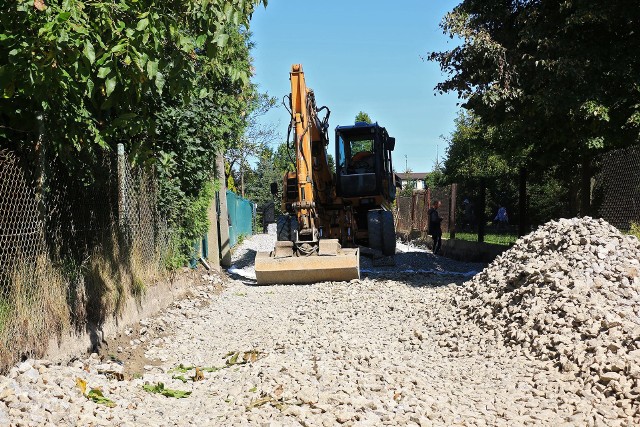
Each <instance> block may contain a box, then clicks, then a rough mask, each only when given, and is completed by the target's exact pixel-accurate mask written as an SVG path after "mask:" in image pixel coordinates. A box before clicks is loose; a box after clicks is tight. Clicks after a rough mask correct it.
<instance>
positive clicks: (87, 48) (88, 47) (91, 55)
mask: <svg viewBox="0 0 640 427" xmlns="http://www.w3.org/2000/svg"><path fill="white" fill-rule="evenodd" d="M83 53H84V56H85V57H86V58H87V59H88V60H89V63H90V64H91V65H93V63H94V62H96V51H95V50H94V49H93V45H92V44H91V42H90V41H89V40H87V41H86V42H85V44H84V51H83Z"/></svg>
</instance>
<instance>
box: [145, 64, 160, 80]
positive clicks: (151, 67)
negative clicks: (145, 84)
mask: <svg viewBox="0 0 640 427" xmlns="http://www.w3.org/2000/svg"><path fill="white" fill-rule="evenodd" d="M156 74H158V61H149V62H147V75H148V76H149V79H150V80H153V79H154V78H155V77H156Z"/></svg>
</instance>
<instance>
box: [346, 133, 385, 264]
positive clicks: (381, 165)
mask: <svg viewBox="0 0 640 427" xmlns="http://www.w3.org/2000/svg"><path fill="white" fill-rule="evenodd" d="M395 143H396V140H395V138H393V137H390V136H389V134H388V133H387V130H386V129H385V128H384V127H382V126H380V125H378V123H373V124H370V123H364V122H356V123H355V125H353V126H338V127H337V128H336V159H337V164H336V195H337V196H338V197H340V198H342V200H343V202H344V203H345V205H348V206H350V207H351V211H352V214H353V221H354V222H355V224H354V227H353V230H354V240H355V242H356V243H358V244H364V245H366V246H368V247H370V248H372V249H378V250H380V251H381V252H382V253H383V254H384V255H392V254H393V253H395V226H394V220H393V214H392V213H391V203H393V201H394V200H395V197H396V185H395V179H394V178H395V174H394V173H393V164H392V161H391V152H392V151H393V149H394V148H395Z"/></svg>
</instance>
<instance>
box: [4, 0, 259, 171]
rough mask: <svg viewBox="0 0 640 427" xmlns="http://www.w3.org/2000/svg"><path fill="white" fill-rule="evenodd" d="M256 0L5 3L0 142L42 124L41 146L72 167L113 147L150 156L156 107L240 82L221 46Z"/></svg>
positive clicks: (231, 54) (23, 138) (29, 138)
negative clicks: (118, 145) (99, 150)
mask: <svg viewBox="0 0 640 427" xmlns="http://www.w3.org/2000/svg"><path fill="white" fill-rule="evenodd" d="M258 3H259V1H257V0H255V1H245V0H234V1H225V2H222V1H207V0H205V1H195V0H191V1H181V2H157V1H153V0H139V1H125V0H121V1H114V2H88V1H80V0H61V1H60V0H59V1H52V2H50V3H49V2H48V3H47V4H46V5H45V2H35V3H34V2H33V1H31V0H17V1H15V2H9V3H8V4H7V5H6V6H5V7H4V8H3V12H2V14H1V15H0V93H2V97H3V99H2V101H1V102H0V120H1V123H2V127H0V139H1V140H6V141H10V142H12V143H14V144H16V142H17V144H25V143H26V144H29V143H33V142H34V141H35V140H36V139H38V137H41V135H38V133H39V125H38V123H37V120H38V117H42V122H43V123H42V124H43V125H44V133H45V135H44V140H45V141H46V143H47V144H49V145H51V146H52V148H54V149H55V151H56V152H58V153H60V154H61V155H62V156H65V158H66V159H67V160H68V161H70V162H72V161H74V160H80V161H83V160H86V159H85V157H87V156H91V155H92V153H94V152H95V150H96V149H97V148H99V147H101V148H109V147H110V148H113V146H114V144H116V143H117V142H126V143H127V145H128V147H127V148H128V152H130V153H132V155H133V156H134V157H136V158H137V157H141V158H142V159H146V158H148V157H150V156H152V155H153V154H155V149H156V148H157V147H156V146H155V143H156V123H157V122H156V118H157V114H156V113H157V112H158V110H159V109H161V108H163V107H164V106H165V105H166V104H169V105H170V106H177V105H180V104H182V105H185V104H188V103H190V102H193V101H194V100H196V99H204V98H207V97H210V96H211V95H212V94H213V93H215V92H216V90H217V89H218V87H219V86H220V84H221V83H222V84H225V83H227V82H231V83H233V84H237V85H239V86H242V85H247V84H248V82H249V78H250V72H249V68H248V67H246V66H240V67H239V66H238V62H237V61H234V58H235V56H236V55H237V52H235V51H234V50H233V49H230V48H229V46H230V45H233V43H232V41H233V40H232V39H233V37H238V36H237V34H235V33H237V29H238V28H240V27H242V26H245V27H246V26H248V20H249V16H250V14H251V12H252V11H253V8H254V7H255V6H256V4H258ZM265 3H266V2H265ZM230 42H231V43H230ZM236 46H237V45H236ZM40 129H41V128H40Z"/></svg>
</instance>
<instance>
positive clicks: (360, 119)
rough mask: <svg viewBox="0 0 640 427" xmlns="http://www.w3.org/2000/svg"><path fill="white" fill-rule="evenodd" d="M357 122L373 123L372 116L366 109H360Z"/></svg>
mask: <svg viewBox="0 0 640 427" xmlns="http://www.w3.org/2000/svg"><path fill="white" fill-rule="evenodd" d="M355 121H356V123H357V122H364V123H369V124H371V123H373V120H371V117H369V114H367V113H365V112H364V111H360V112H359V113H358V114H356V118H355Z"/></svg>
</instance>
